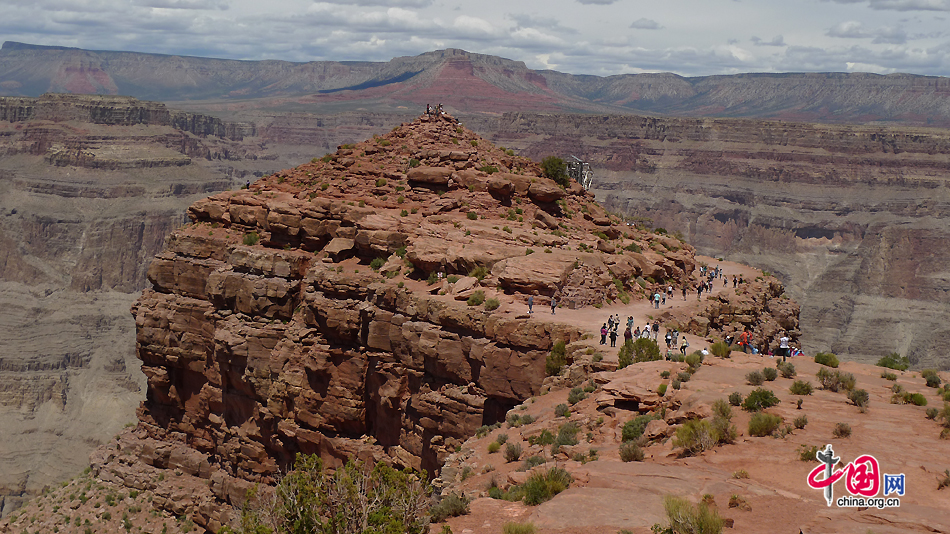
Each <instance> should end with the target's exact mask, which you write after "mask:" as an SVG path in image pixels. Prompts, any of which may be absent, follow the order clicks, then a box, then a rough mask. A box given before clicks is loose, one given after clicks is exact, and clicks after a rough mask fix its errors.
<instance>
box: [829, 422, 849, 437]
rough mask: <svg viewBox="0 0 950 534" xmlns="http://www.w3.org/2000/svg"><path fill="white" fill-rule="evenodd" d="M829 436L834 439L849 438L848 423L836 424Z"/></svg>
mask: <svg viewBox="0 0 950 534" xmlns="http://www.w3.org/2000/svg"><path fill="white" fill-rule="evenodd" d="M831 434H832V435H833V436H834V437H836V438H847V437H850V436H851V425H849V424H848V423H836V424H835V428H834V430H832V431H831Z"/></svg>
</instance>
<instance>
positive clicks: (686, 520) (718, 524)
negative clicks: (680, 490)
mask: <svg viewBox="0 0 950 534" xmlns="http://www.w3.org/2000/svg"><path fill="white" fill-rule="evenodd" d="M663 508H664V510H666V518H667V520H668V521H669V524H670V526H669V532H670V533H671V534H720V533H721V532H722V527H723V525H724V524H725V523H724V521H723V520H722V518H721V517H719V513H718V512H716V510H715V509H713V508H711V507H709V506H707V505H706V503H702V502H701V503H699V505H698V506H693V504H692V503H690V502H689V501H687V500H686V499H682V498H679V497H673V496H672V495H667V496H666V497H664V498H663Z"/></svg>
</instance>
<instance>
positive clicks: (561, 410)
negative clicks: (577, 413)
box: [554, 404, 571, 417]
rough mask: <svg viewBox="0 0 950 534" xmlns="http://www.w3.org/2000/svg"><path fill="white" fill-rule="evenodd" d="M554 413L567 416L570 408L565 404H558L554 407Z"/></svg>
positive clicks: (569, 413)
mask: <svg viewBox="0 0 950 534" xmlns="http://www.w3.org/2000/svg"><path fill="white" fill-rule="evenodd" d="M554 415H556V416H558V417H568V416H570V415H571V409H570V408H569V407H568V406H567V404H558V405H557V406H555V407H554Z"/></svg>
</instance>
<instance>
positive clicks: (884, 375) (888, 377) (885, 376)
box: [881, 371, 897, 382]
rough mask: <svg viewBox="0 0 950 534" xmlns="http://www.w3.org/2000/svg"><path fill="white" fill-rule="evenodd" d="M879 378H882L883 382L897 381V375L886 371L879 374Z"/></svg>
mask: <svg viewBox="0 0 950 534" xmlns="http://www.w3.org/2000/svg"><path fill="white" fill-rule="evenodd" d="M881 378H883V379H884V380H890V381H891V382H893V381H895V380H897V375H895V374H894V373H888V372H887V371H884V372H883V373H881Z"/></svg>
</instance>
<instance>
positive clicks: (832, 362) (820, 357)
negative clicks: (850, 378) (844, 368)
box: [815, 352, 838, 367]
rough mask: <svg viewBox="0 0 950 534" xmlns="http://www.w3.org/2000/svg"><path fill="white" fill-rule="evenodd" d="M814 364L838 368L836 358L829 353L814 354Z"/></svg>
mask: <svg viewBox="0 0 950 534" xmlns="http://www.w3.org/2000/svg"><path fill="white" fill-rule="evenodd" d="M815 363H820V364H821V365H826V366H828V367H838V357H837V356H835V355H834V354H832V353H830V352H819V353H818V354H815Z"/></svg>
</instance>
